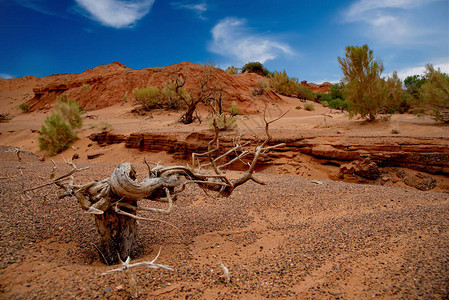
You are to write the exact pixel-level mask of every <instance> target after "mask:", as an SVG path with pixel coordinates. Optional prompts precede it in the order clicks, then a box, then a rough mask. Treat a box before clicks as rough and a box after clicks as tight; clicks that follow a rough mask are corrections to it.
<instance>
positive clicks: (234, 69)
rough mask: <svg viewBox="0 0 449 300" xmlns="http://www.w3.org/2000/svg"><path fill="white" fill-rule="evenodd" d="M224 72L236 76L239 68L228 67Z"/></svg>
mask: <svg viewBox="0 0 449 300" xmlns="http://www.w3.org/2000/svg"><path fill="white" fill-rule="evenodd" d="M225 72H226V73H228V74H231V75H232V74H237V73H238V72H239V68H237V67H234V66H230V67H227V68H226V70H225Z"/></svg>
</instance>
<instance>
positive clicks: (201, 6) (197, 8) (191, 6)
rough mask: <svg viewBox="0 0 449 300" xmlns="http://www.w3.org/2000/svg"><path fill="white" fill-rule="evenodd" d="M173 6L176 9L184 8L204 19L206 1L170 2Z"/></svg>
mask: <svg viewBox="0 0 449 300" xmlns="http://www.w3.org/2000/svg"><path fill="white" fill-rule="evenodd" d="M171 5H172V6H173V7H175V8H176V9H186V10H190V11H193V12H194V13H195V14H196V15H197V16H198V18H200V19H202V20H205V19H206V18H205V17H204V15H203V14H204V13H205V12H206V11H207V3H206V2H201V3H190V2H173V3H171Z"/></svg>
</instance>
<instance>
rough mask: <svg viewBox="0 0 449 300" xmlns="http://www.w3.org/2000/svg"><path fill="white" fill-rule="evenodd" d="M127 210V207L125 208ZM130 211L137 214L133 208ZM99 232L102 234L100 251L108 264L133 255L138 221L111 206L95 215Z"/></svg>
mask: <svg viewBox="0 0 449 300" xmlns="http://www.w3.org/2000/svg"><path fill="white" fill-rule="evenodd" d="M123 210H125V211H126V208H125V209H123ZM128 212H129V213H132V214H135V212H132V211H131V210H129V211H128ZM95 223H96V224H97V228H98V233H99V234H100V251H101V253H102V255H103V256H104V257H103V260H106V261H105V263H106V264H114V263H117V262H119V257H118V256H119V255H120V259H121V260H122V261H125V260H126V259H127V258H128V257H130V256H131V252H132V251H133V250H134V244H135V241H136V234H137V221H136V219H134V218H131V217H128V216H126V215H121V214H117V212H116V211H115V209H114V208H113V207H109V208H108V209H107V210H106V211H105V212H104V213H103V214H101V215H95Z"/></svg>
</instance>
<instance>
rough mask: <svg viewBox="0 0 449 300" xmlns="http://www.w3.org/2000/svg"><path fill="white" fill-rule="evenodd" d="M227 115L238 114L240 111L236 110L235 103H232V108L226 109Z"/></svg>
mask: <svg viewBox="0 0 449 300" xmlns="http://www.w3.org/2000/svg"><path fill="white" fill-rule="evenodd" d="M228 111H229V113H230V114H231V116H236V115H238V114H240V109H238V108H237V103H236V102H235V101H232V106H231V107H230V108H228Z"/></svg>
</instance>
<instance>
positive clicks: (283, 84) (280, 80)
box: [271, 70, 300, 96]
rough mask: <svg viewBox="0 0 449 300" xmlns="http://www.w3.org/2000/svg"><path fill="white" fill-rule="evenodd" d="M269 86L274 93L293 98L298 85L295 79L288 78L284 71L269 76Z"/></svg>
mask: <svg viewBox="0 0 449 300" xmlns="http://www.w3.org/2000/svg"><path fill="white" fill-rule="evenodd" d="M271 86H272V87H273V89H274V90H275V91H276V93H279V94H282V95H286V96H294V95H297V92H298V89H299V86H300V84H299V83H298V79H297V78H295V77H288V76H287V73H286V72H285V70H284V71H283V72H273V75H272V76H271Z"/></svg>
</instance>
